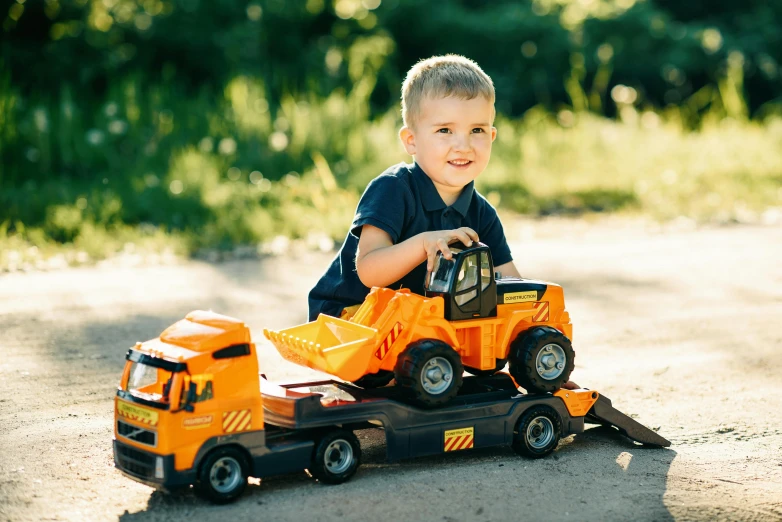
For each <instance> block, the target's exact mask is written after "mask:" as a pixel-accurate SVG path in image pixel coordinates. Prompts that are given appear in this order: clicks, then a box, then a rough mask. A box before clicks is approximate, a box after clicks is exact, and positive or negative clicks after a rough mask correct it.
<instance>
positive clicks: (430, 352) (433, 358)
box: [394, 339, 464, 408]
mask: <svg viewBox="0 0 782 522" xmlns="http://www.w3.org/2000/svg"><path fill="white" fill-rule="evenodd" d="M462 373H464V367H463V366H462V359H461V357H459V354H458V353H456V351H455V350H454V349H453V348H451V347H450V346H448V345H447V344H446V343H444V342H443V341H440V340H438V339H421V340H420V341H415V342H413V343H410V344H409V345H407V348H405V351H404V352H402V353H401V354H400V355H399V358H398V359H397V361H396V366H395V367H394V377H395V378H396V384H397V386H399V387H401V388H402V389H403V390H404V391H405V392H406V394H407V395H408V397H410V399H411V400H412V401H413V402H415V403H416V404H418V405H420V406H424V407H427V408H430V407H433V406H440V405H443V404H445V403H447V402H449V401H450V400H451V399H453V398H454V397H456V394H457V393H458V392H459V388H461V386H462Z"/></svg>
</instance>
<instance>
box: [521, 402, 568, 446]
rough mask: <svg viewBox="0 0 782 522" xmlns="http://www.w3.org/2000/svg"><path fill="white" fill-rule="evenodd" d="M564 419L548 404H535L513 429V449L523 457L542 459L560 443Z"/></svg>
mask: <svg viewBox="0 0 782 522" xmlns="http://www.w3.org/2000/svg"><path fill="white" fill-rule="evenodd" d="M561 430H562V420H561V419H560V417H559V414H558V413H557V412H556V411H554V410H553V409H552V408H549V407H548V406H533V407H532V408H530V409H529V410H527V411H525V412H524V414H523V415H522V416H521V417H519V421H518V422H517V423H516V427H515V428H514V429H513V443H512V445H511V446H512V447H513V450H514V451H515V452H516V453H518V454H519V455H521V456H523V457H528V458H530V459H540V458H543V457H545V456H546V455H548V454H549V453H551V452H552V451H554V449H555V448H556V447H557V444H559V436H560V432H561Z"/></svg>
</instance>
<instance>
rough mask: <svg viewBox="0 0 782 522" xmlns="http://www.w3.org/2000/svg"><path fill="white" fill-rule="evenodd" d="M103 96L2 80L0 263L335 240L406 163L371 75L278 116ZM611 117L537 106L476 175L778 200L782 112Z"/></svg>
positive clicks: (177, 96)
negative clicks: (30, 91)
mask: <svg viewBox="0 0 782 522" xmlns="http://www.w3.org/2000/svg"><path fill="white" fill-rule="evenodd" d="M145 81H146V80H145V79H144V78H135V77H134V78H128V79H126V80H124V81H121V82H118V83H117V84H116V85H113V86H112V87H111V88H110V89H109V94H108V95H107V97H106V99H104V100H99V101H95V100H89V101H86V100H82V101H79V100H77V99H76V98H75V97H74V95H73V92H72V90H71V89H69V88H68V87H67V86H64V87H63V88H62V90H61V93H60V96H59V98H58V99H56V100H51V99H48V100H45V99H40V100H35V99H26V100H24V103H22V102H21V101H20V100H21V98H20V95H19V94H18V93H14V92H13V91H12V90H10V87H9V86H8V85H5V87H4V89H0V100H1V101H2V103H0V109H2V110H0V112H2V114H1V116H2V119H3V122H4V124H5V127H4V131H3V132H4V134H3V143H0V146H1V147H0V150H2V151H3V153H4V158H5V160H4V164H3V166H2V170H1V171H0V186H1V187H2V191H1V192H0V209H2V210H0V225H1V226H0V269H18V268H21V267H35V266H45V262H46V260H47V259H52V258H54V259H55V262H54V263H53V264H63V263H66V264H73V263H76V264H78V263H85V262H86V263H89V262H94V261H96V260H99V259H102V258H105V257H109V256H114V255H117V254H119V253H128V252H133V253H135V254H138V253H142V252H149V253H153V252H161V251H168V252H171V253H174V254H176V255H190V254H193V253H195V252H199V251H204V249H208V250H219V251H232V249H234V248H235V247H237V246H241V245H249V246H250V247H251V248H254V247H255V246H256V245H258V244H260V243H264V242H269V241H272V240H273V239H274V238H275V237H278V236H285V237H290V238H301V239H304V240H306V241H307V242H309V243H311V244H316V245H321V246H322V245H324V239H323V238H324V237H325V238H331V239H332V240H334V241H341V239H342V238H343V237H344V235H345V233H346V231H347V227H348V225H349V223H350V220H351V218H352V214H353V210H354V208H355V205H356V203H357V201H358V198H359V196H360V194H361V191H362V190H363V188H364V186H365V185H366V183H367V182H368V181H369V180H370V179H372V178H373V177H374V176H376V175H377V174H379V173H380V172H382V171H383V170H384V169H385V168H386V167H388V166H389V165H391V164H393V163H396V162H399V161H409V158H408V157H405V155H404V154H403V150H402V148H401V145H400V144H399V143H398V139H397V137H396V134H397V130H398V128H399V125H400V121H399V117H398V114H397V111H390V112H389V113H387V114H386V115H384V116H382V117H380V118H376V119H374V120H371V119H370V118H369V109H368V107H369V103H368V99H367V96H368V94H367V93H368V92H371V89H369V88H363V89H360V88H355V89H353V91H351V92H350V93H344V92H339V91H337V92H334V93H333V94H332V95H331V96H330V97H329V98H327V99H325V100H317V99H309V100H295V101H294V100H292V99H286V100H284V101H283V103H282V104H281V106H280V107H279V108H277V110H276V111H274V112H275V114H274V115H272V108H270V107H269V106H268V103H267V102H266V100H265V98H264V95H263V93H264V86H263V85H262V84H261V83H259V82H258V81H257V80H253V79H250V78H245V77H239V78H236V79H235V80H234V81H232V82H231V83H230V84H229V85H228V86H227V87H226V89H225V91H224V92H222V93H208V92H201V93H195V94H193V93H187V92H183V91H181V90H178V89H177V88H176V86H158V87H155V88H147V89H142V88H141V86H142V84H144V83H145ZM620 114H621V117H620V118H619V119H617V120H611V119H606V118H603V117H600V116H597V115H594V114H592V113H589V112H586V111H582V112H575V113H574V112H572V111H570V110H567V109H563V110H562V111H560V112H559V113H558V114H550V113H546V112H544V111H542V110H539V109H532V110H530V111H528V112H527V114H526V115H525V117H524V118H521V119H518V120H508V119H506V118H503V117H499V118H498V121H497V122H496V125H497V128H498V131H499V133H498V138H497V141H496V142H495V145H494V151H493V155H492V160H491V163H490V164H489V167H488V169H487V170H486V172H484V173H483V174H482V175H481V177H480V178H479V180H478V188H479V190H481V191H482V192H483V193H484V194H486V195H487V196H488V198H489V200H490V201H492V202H493V203H495V204H496V205H498V206H499V207H500V208H503V209H505V210H509V211H515V212H519V213H524V214H528V215H533V216H545V215H570V216H579V215H583V214H586V213H595V212H624V213H632V214H643V215H647V216H651V217H652V218H654V219H659V220H670V219H674V218H677V217H679V216H685V217H688V218H691V219H693V220H695V221H696V222H701V223H706V222H731V221H752V220H754V219H758V217H759V216H760V215H761V214H762V213H763V212H764V211H765V210H767V209H769V208H773V207H780V206H782V119H780V118H774V117H769V118H768V119H767V120H765V121H762V122H761V121H748V120H746V119H730V118H727V117H726V114H725V113H724V111H723V112H722V113H720V111H719V106H718V105H715V108H714V109H713V110H712V112H710V113H707V114H706V115H705V116H704V117H702V118H700V119H699V124H698V125H697V127H696V128H692V118H691V115H689V114H688V113H687V109H686V104H685V105H683V108H681V109H673V108H672V109H669V110H667V111H664V112H661V113H656V112H652V111H643V110H641V109H637V108H634V107H632V106H628V107H624V108H622V110H621V111H620Z"/></svg>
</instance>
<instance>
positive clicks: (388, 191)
mask: <svg viewBox="0 0 782 522" xmlns="http://www.w3.org/2000/svg"><path fill="white" fill-rule="evenodd" d="M494 115H495V111H494V85H493V83H492V81H491V78H489V76H488V75H487V74H486V73H484V72H483V71H482V70H481V68H480V67H478V64H476V63H475V62H473V61H472V60H469V59H467V58H464V57H462V56H456V55H447V56H435V57H432V58H429V59H427V60H424V61H421V62H419V63H417V64H416V65H415V66H413V68H412V69H410V71H409V72H408V73H407V77H406V78H405V81H404V84H403V85H402V119H403V121H404V126H403V127H402V129H401V130H400V131H399V138H400V139H401V140H402V145H403V146H404V147H405V150H406V151H407V153H408V154H410V155H411V156H413V158H414V160H415V162H414V163H413V164H412V165H406V164H404V163H401V164H399V165H394V166H393V167H390V168H389V169H388V170H386V171H385V172H384V173H382V174H381V175H380V176H378V177H377V178H375V179H374V180H373V181H372V182H371V183H370V184H369V185H368V186H367V188H366V190H365V191H364V194H363V196H361V200H360V201H359V203H358V207H357V208H356V214H355V217H354V218H353V224H352V225H351V228H350V231H349V232H348V235H347V237H346V238H345V242H344V243H343V245H342V248H341V249H340V251H339V253H338V254H337V257H336V258H335V259H334V261H333V262H332V264H331V266H329V268H328V270H327V271H326V273H325V274H324V275H323V277H321V279H320V281H318V283H317V284H316V285H315V287H314V288H313V289H312V291H311V292H310V294H309V316H310V320H315V319H316V318H317V317H318V314H320V313H324V314H327V315H333V316H337V317H338V316H340V315H341V314H342V312H343V311H344V310H345V309H346V308H349V307H352V306H355V305H359V304H361V303H362V302H363V301H364V298H365V297H366V295H367V293H369V289H370V288H371V287H373V286H381V287H389V288H402V287H403V288H409V289H410V290H411V291H412V292H415V293H418V294H423V292H424V279H425V277H426V274H427V271H429V270H431V269H432V266H433V264H434V259H435V256H436V254H437V252H438V251H440V252H442V253H443V255H444V256H445V257H446V258H448V259H450V258H451V252H450V250H449V248H448V244H450V243H453V242H454V241H461V242H462V243H464V244H465V245H466V246H470V245H471V244H472V242H473V241H482V242H483V243H485V244H487V245H488V246H489V248H490V249H491V253H492V257H493V259H494V264H495V267H496V268H495V270H496V271H498V272H501V273H502V274H503V275H506V276H515V277H519V272H518V270H517V269H516V267H515V266H514V264H513V258H512V257H511V253H510V249H509V248H508V244H507V242H506V241H505V233H504V232H503V229H502V223H500V220H499V218H498V217H497V213H496V211H495V210H494V208H493V207H492V206H491V205H490V204H489V202H488V201H486V199H485V198H484V197H483V196H482V195H480V194H479V193H478V192H477V191H476V190H475V189H474V188H473V182H474V180H475V178H477V177H478V175H480V173H481V172H483V170H484V169H485V168H486V165H487V164H488V163H489V157H490V156H491V145H492V142H493V141H494V138H495V137H496V136H497V129H496V128H494V126H493V125H492V124H493V122H494Z"/></svg>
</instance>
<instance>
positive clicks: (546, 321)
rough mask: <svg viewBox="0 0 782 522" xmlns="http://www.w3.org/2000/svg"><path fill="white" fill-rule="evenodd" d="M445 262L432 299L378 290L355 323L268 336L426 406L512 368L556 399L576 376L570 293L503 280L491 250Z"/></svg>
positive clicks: (522, 381) (291, 355)
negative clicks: (467, 382)
mask: <svg viewBox="0 0 782 522" xmlns="http://www.w3.org/2000/svg"><path fill="white" fill-rule="evenodd" d="M451 249H452V252H454V255H453V257H452V259H445V258H444V257H443V256H442V255H439V256H438V257H437V259H436V261H435V266H434V270H433V272H432V273H431V275H430V278H429V280H428V281H427V290H426V295H424V296H421V295H417V294H412V293H410V291H409V290H406V289H402V290H397V291H395V290H392V289H388V288H373V289H372V290H371V291H370V292H369V294H368V295H367V297H366V299H365V301H364V303H363V304H362V305H361V306H360V307H359V309H358V310H357V311H356V312H355V314H354V315H353V316H352V317H351V318H350V319H349V320H343V319H337V318H334V317H329V316H325V315H321V316H319V317H318V319H317V320H316V321H313V322H311V323H308V324H305V325H300V326H295V327H293V328H288V329H285V330H280V331H276V332H275V331H269V330H264V335H265V336H266V337H267V338H268V339H269V340H270V341H271V342H272V344H274V346H275V347H276V348H277V349H278V351H279V352H280V354H281V355H282V356H283V357H284V358H285V359H287V360H289V361H291V362H294V363H296V364H300V365H303V366H308V367H310V368H314V369H316V370H320V371H323V372H326V373H330V374H332V375H335V376H337V377H339V378H341V379H344V380H347V381H351V382H353V383H355V384H357V385H359V386H361V387H364V388H373V387H378V386H384V385H385V384H388V383H389V382H390V381H391V379H395V380H396V384H397V385H398V386H401V387H402V388H405V389H406V390H407V391H408V392H409V395H410V396H411V399H412V400H413V401H414V402H417V403H418V404H419V405H422V406H427V407H430V406H438V405H443V404H445V403H447V402H448V401H449V400H451V399H453V398H454V397H455V396H456V394H457V393H458V390H459V387H460V386H461V384H462V373H463V372H464V370H467V371H468V372H470V373H473V374H475V375H486V374H492V373H494V372H496V371H497V370H499V369H501V368H502V367H504V366H505V364H506V362H508V361H509V362H510V372H511V375H513V378H514V379H515V380H516V382H517V383H518V384H519V385H521V386H523V387H524V388H525V389H527V390H531V391H536V392H553V391H555V390H557V389H559V388H560V387H561V385H562V384H563V383H564V382H566V381H567V380H568V377H569V376H570V372H571V371H572V370H573V358H574V353H573V348H572V346H571V344H570V335H571V334H572V326H571V324H570V316H569V315H568V313H567V312H566V311H565V306H564V297H563V292H562V288H561V287H560V286H559V285H555V284H553V283H544V282H542V281H532V280H522V279H501V280H499V279H498V280H495V277H494V268H493V262H492V259H491V252H490V250H489V248H488V247H487V246H486V245H483V244H477V245H476V246H474V247H472V248H469V249H461V248H457V247H456V246H452V247H451Z"/></svg>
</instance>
